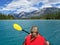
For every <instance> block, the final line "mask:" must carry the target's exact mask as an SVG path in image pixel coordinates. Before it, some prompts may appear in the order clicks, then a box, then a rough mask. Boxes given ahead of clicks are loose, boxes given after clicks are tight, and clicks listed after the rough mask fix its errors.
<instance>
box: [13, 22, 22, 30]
mask: <svg viewBox="0 0 60 45" xmlns="http://www.w3.org/2000/svg"><path fill="white" fill-rule="evenodd" d="M13 27H14V29H16V30H18V31H22V27H21V26H20V25H18V24H16V23H15V24H13Z"/></svg>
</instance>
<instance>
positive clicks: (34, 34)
mask: <svg viewBox="0 0 60 45" xmlns="http://www.w3.org/2000/svg"><path fill="white" fill-rule="evenodd" d="M30 32H31V33H30V34H29V35H28V36H26V38H25V41H24V43H23V45H49V42H48V41H47V40H46V39H45V38H44V37H43V36H42V35H41V34H39V31H38V27H37V26H33V27H32V28H31V31H30Z"/></svg>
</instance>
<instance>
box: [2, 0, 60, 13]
mask: <svg viewBox="0 0 60 45" xmlns="http://www.w3.org/2000/svg"><path fill="white" fill-rule="evenodd" d="M40 2H43V3H44V5H43V6H42V7H40V8H44V7H52V5H51V4H56V3H60V0H13V1H12V2H11V3H9V4H7V5H6V7H4V8H2V11H5V10H6V11H9V10H11V11H14V10H16V11H15V13H19V12H21V11H25V12H30V11H33V10H38V7H32V6H33V5H34V4H37V3H40ZM57 7H60V6H57ZM17 8H18V9H17Z"/></svg>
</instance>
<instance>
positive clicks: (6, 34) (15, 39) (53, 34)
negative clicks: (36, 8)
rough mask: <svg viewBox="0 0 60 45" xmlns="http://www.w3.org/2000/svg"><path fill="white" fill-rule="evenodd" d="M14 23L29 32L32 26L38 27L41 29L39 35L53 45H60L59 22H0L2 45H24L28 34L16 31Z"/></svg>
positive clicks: (0, 41)
mask: <svg viewBox="0 0 60 45" xmlns="http://www.w3.org/2000/svg"><path fill="white" fill-rule="evenodd" d="M14 23H17V24H19V25H21V26H22V27H23V29H25V30H26V31H28V32H30V29H31V27H32V26H34V25H36V26H38V28H39V33H40V34H41V35H43V36H44V37H45V38H46V40H48V41H49V42H50V44H51V45H60V21H59V20H50V21H49V20H0V45H22V43H23V41H24V39H25V36H27V35H28V34H27V33H25V32H23V31H17V30H15V29H14V28H13V24H14Z"/></svg>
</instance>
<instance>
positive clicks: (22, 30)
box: [22, 30, 30, 34]
mask: <svg viewBox="0 0 60 45" xmlns="http://www.w3.org/2000/svg"><path fill="white" fill-rule="evenodd" d="M22 31H24V32H26V33H28V34H30V33H29V32H27V31H25V30H22Z"/></svg>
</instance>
